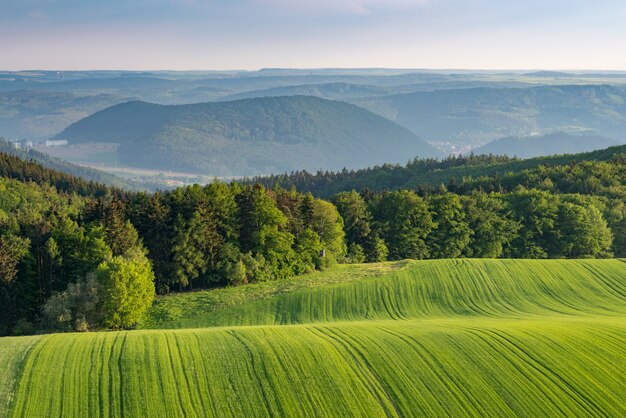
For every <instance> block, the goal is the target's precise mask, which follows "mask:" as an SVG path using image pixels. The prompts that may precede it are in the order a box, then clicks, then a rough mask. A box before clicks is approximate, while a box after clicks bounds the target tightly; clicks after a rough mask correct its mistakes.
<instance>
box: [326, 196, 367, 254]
mask: <svg viewBox="0 0 626 418" xmlns="http://www.w3.org/2000/svg"><path fill="white" fill-rule="evenodd" d="M333 202H334V203H335V206H336V207H337V211H338V212H339V214H340V215H341V217H342V218H343V221H344V231H345V233H346V240H347V242H348V244H352V243H356V244H359V245H361V246H366V242H367V239H368V238H369V235H370V233H371V231H372V229H371V221H372V214H371V213H370V211H369V208H368V207H367V204H366V203H365V200H363V197H361V195H360V194H358V193H357V192H356V191H354V190H352V191H350V192H342V193H339V194H337V195H335V197H334V199H333Z"/></svg>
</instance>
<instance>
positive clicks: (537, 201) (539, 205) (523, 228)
mask: <svg viewBox="0 0 626 418" xmlns="http://www.w3.org/2000/svg"><path fill="white" fill-rule="evenodd" d="M505 199H506V201H507V202H508V204H509V205H510V208H511V212H512V214H513V218H514V219H516V220H518V222H519V223H520V230H519V233H518V234H517V236H516V237H515V238H514V239H513V240H512V241H511V245H509V247H508V248H507V251H506V254H507V256H509V257H513V258H547V257H548V256H549V252H550V246H552V245H553V244H554V242H556V241H557V240H558V236H557V232H556V230H555V222H556V219H557V216H558V201H557V199H556V197H555V196H553V195H550V194H549V193H548V192H543V191H539V190H526V189H523V188H518V189H517V190H516V191H515V192H513V193H509V194H508V195H506V196H505Z"/></svg>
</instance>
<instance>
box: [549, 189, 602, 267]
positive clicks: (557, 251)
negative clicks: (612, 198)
mask: <svg viewBox="0 0 626 418" xmlns="http://www.w3.org/2000/svg"><path fill="white" fill-rule="evenodd" d="M556 229H557V231H558V237H559V239H558V240H557V241H556V242H555V243H554V245H553V248H554V250H553V253H552V254H551V255H552V256H561V257H568V258H577V257H611V256H612V253H611V245H612V244H613V234H612V233H611V230H610V229H609V228H608V226H607V223H606V220H605V219H604V218H603V217H602V213H600V210H599V209H598V208H597V207H595V206H593V205H585V206H582V205H577V204H575V203H572V202H568V201H564V202H561V203H560V204H559V213H558V217H557V220H556Z"/></svg>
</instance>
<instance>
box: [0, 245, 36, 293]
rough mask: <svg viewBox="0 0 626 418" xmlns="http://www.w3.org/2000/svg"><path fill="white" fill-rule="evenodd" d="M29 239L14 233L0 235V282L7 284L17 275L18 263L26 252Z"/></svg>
mask: <svg viewBox="0 0 626 418" xmlns="http://www.w3.org/2000/svg"><path fill="white" fill-rule="evenodd" d="M29 245H30V241H29V240H28V239H26V238H21V237H18V236H15V235H3V236H0V282H3V283H4V284H9V283H11V282H12V281H13V279H15V276H16V275H17V272H18V270H17V265H18V263H19V262H20V261H21V260H22V258H24V257H25V256H26V255H27V254H28V247H29Z"/></svg>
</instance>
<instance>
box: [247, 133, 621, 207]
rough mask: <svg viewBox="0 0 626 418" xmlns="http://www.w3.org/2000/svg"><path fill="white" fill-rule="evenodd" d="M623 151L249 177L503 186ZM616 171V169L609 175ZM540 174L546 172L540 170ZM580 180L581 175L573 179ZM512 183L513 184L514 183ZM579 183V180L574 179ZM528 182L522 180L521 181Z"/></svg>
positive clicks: (315, 182)
mask: <svg viewBox="0 0 626 418" xmlns="http://www.w3.org/2000/svg"><path fill="white" fill-rule="evenodd" d="M623 154H626V145H619V146H613V147H609V148H606V149H603V150H596V151H591V152H583V153H578V154H565V155H551V156H544V157H535V158H529V159H516V158H511V157H506V156H505V157H501V156H495V155H474V154H471V155H467V156H459V157H457V156H452V157H449V158H447V159H444V160H434V159H426V160H424V159H415V160H414V161H411V162H409V163H408V164H406V165H404V166H401V165H398V164H384V165H382V166H375V167H369V168H366V169H361V170H350V171H348V170H345V171H336V172H329V173H326V172H317V173H309V172H306V171H299V172H296V173H291V174H282V175H277V176H267V177H255V178H252V179H250V180H249V181H250V182H254V183H261V184H264V185H266V186H267V187H274V185H278V186H281V187H286V188H289V187H296V188H297V189H298V190H300V191H303V192H311V193H313V194H315V195H317V196H323V197H331V196H332V195H334V194H336V193H339V192H342V191H348V190H352V189H354V190H359V191H360V190H366V189H369V190H374V191H382V190H386V189H388V190H398V189H404V188H409V189H415V188H420V187H421V188H425V189H434V188H435V187H438V186H439V185H441V184H444V185H448V186H451V185H459V184H460V183H462V182H463V181H464V179H470V180H471V179H476V178H485V179H486V180H488V181H491V182H492V183H494V184H495V183H498V182H499V181H500V179H501V178H502V177H505V176H513V177H516V178H515V179H513V181H512V183H511V184H509V186H515V185H516V184H522V183H520V182H519V181H520V178H519V177H520V174H521V173H523V172H526V171H532V170H535V171H536V170H540V169H541V168H542V167H554V168H558V167H565V166H567V165H570V164H572V163H580V162H591V163H592V164H593V163H601V162H607V163H611V162H612V161H613V160H614V159H617V160H618V161H616V162H615V163H614V165H615V166H617V167H619V166H621V162H620V161H621V160H620V156H622V155H623ZM614 174H617V173H614ZM542 175H543V176H546V173H542ZM577 180H582V179H577ZM616 180H617V182H618V183H619V182H620V181H622V180H626V179H622V178H620V179H615V178H608V179H607V181H610V182H615V181H616ZM515 181H517V183H515ZM578 184H579V186H580V185H581V184H580V181H579V182H578ZM527 185H528V184H527Z"/></svg>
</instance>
